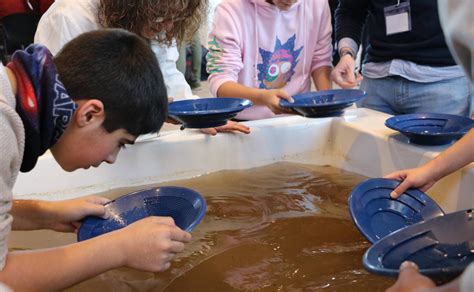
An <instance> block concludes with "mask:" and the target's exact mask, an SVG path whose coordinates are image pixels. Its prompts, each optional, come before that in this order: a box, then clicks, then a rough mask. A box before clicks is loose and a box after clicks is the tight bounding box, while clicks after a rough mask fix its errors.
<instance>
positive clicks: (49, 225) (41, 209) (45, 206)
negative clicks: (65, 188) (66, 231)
mask: <svg viewBox="0 0 474 292" xmlns="http://www.w3.org/2000/svg"><path fill="white" fill-rule="evenodd" d="M37 202H38V205H37V208H38V223H39V224H40V225H41V226H40V228H39V229H50V230H52V229H53V226H54V223H55V222H56V221H57V220H58V219H57V214H56V205H57V203H56V202H50V201H37Z"/></svg>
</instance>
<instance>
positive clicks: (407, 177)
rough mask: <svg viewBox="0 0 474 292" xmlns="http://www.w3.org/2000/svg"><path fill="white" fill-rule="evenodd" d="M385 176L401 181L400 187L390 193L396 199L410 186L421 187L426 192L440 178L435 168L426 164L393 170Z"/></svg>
mask: <svg viewBox="0 0 474 292" xmlns="http://www.w3.org/2000/svg"><path fill="white" fill-rule="evenodd" d="M385 178H388V179H396V180H399V181H401V183H400V184H399V185H398V187H397V188H396V189H394V190H393V191H392V192H391V193H390V196H391V197H392V198H394V199H395V198H398V197H399V196H400V195H401V194H403V193H404V192H405V191H406V190H408V189H409V188H419V189H420V190H421V191H423V192H425V191H427V190H428V189H429V188H431V187H432V186H433V185H434V184H435V183H436V182H437V181H438V179H439V178H437V177H436V174H435V173H434V170H433V169H432V168H430V167H429V166H428V165H426V164H425V165H423V166H420V167H417V168H412V169H405V170H400V171H396V172H393V173H391V174H388V175H386V176H385Z"/></svg>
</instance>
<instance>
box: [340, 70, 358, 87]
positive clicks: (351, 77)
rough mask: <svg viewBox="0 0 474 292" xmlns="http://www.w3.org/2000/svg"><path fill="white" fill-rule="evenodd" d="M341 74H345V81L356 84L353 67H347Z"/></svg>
mask: <svg viewBox="0 0 474 292" xmlns="http://www.w3.org/2000/svg"><path fill="white" fill-rule="evenodd" d="M343 75H345V76H347V78H346V79H347V82H348V83H350V84H357V81H356V75H355V73H354V68H348V69H347V70H346V71H345V72H344V73H343Z"/></svg>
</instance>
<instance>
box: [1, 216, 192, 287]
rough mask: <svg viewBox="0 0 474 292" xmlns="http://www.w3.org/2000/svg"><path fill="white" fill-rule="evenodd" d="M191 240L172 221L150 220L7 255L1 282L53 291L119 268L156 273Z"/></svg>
mask: <svg viewBox="0 0 474 292" xmlns="http://www.w3.org/2000/svg"><path fill="white" fill-rule="evenodd" d="M190 240H191V235H190V234H189V233H187V232H184V231H182V230H181V229H179V228H178V227H176V226H175V225H174V222H173V221H172V219H171V218H164V217H161V218H160V217H149V218H146V219H143V220H140V221H138V222H136V223H134V224H131V225H130V226H128V227H126V228H124V229H121V230H118V231H114V232H111V233H107V234H104V235H102V236H99V237H96V238H93V239H90V240H86V241H83V242H79V243H75V244H71V245H67V246H63V247H59V248H51V249H43V250H34V251H17V252H10V253H8V256H7V260H6V265H5V267H4V268H3V270H2V271H1V272H0V282H3V283H5V284H7V285H8V286H10V287H11V288H13V289H14V290H15V291H57V290H62V289H65V288H67V287H70V286H72V285H74V284H76V283H78V282H81V281H84V280H86V279H88V278H91V277H94V276H96V275H98V274H100V273H103V272H106V271H108V270H110V269H114V268H118V267H123V266H126V267H130V268H134V269H138V270H143V271H148V272H160V271H164V270H166V269H167V268H169V266H170V262H171V260H172V259H173V258H174V257H175V255H176V253H179V252H182V251H183V250H184V244H185V243H187V242H189V241H190Z"/></svg>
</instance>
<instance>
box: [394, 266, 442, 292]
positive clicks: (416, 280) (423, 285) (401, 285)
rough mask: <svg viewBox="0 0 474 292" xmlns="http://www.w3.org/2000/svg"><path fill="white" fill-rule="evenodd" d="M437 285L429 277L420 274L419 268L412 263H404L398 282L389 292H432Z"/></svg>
mask: <svg viewBox="0 0 474 292" xmlns="http://www.w3.org/2000/svg"><path fill="white" fill-rule="evenodd" d="M435 287H436V285H435V283H433V281H431V280H430V279H429V278H428V277H425V276H423V275H421V274H420V273H419V272H418V266H417V265H416V264H415V263H412V262H403V263H402V265H401V266H400V274H399V276H398V280H397V282H396V283H395V284H394V285H393V286H392V287H390V288H388V290H387V292H416V291H430V290H431V289H432V288H435Z"/></svg>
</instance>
